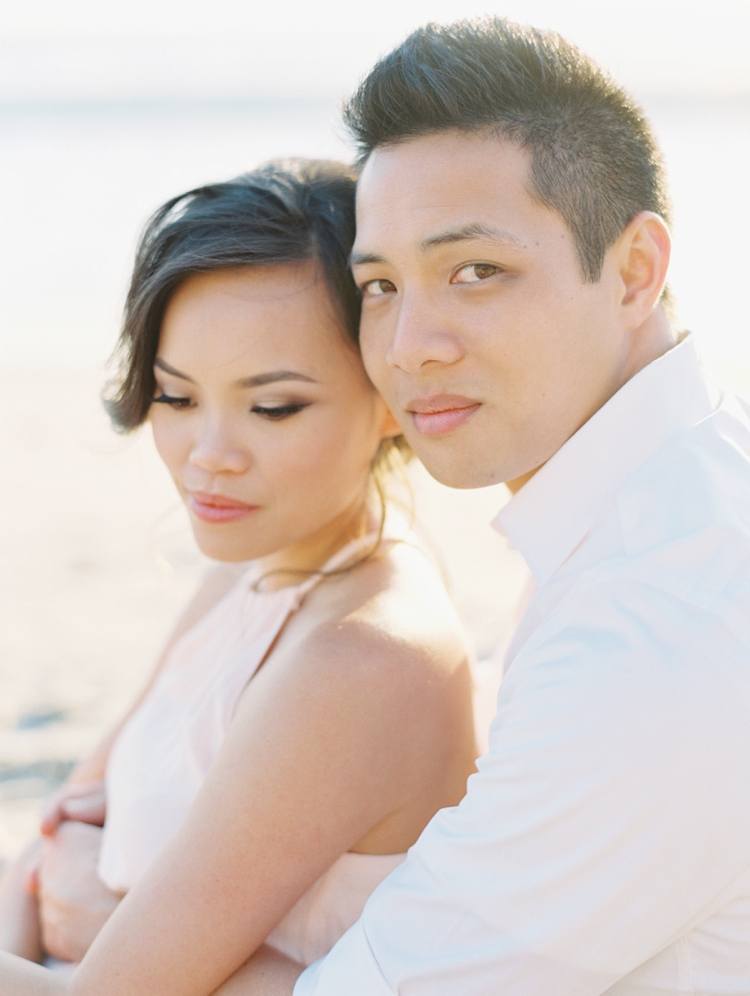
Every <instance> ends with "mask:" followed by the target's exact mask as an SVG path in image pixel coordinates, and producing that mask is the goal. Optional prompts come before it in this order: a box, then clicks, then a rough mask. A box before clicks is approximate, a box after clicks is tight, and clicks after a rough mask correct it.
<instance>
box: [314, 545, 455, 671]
mask: <svg viewBox="0 0 750 996" xmlns="http://www.w3.org/2000/svg"><path fill="white" fill-rule="evenodd" d="M313 594H314V598H313V599H311V602H310V606H309V608H310V621H311V622H312V623H316V624H315V625H314V626H313V627H312V628H311V629H310V631H309V639H310V640H311V641H314V643H316V644H320V643H326V644H328V643H330V642H331V641H332V642H333V643H340V645H341V648H342V651H344V650H345V651H346V653H347V656H348V655H350V654H351V653H352V652H353V651H355V650H356V649H357V648H358V647H360V646H361V648H362V649H365V648H367V649H368V650H369V651H370V652H371V653H372V655H373V658H372V659H374V660H379V659H380V657H381V654H380V653H378V651H385V656H386V657H387V658H388V660H389V661H390V662H391V664H392V666H399V665H403V662H404V658H410V659H412V660H413V663H414V664H415V665H422V666H423V667H425V668H427V670H434V669H435V668H442V669H446V668H447V669H448V670H451V669H453V668H455V667H456V666H457V665H458V664H459V663H460V662H462V661H463V660H464V659H465V658H466V656H467V648H466V639H465V635H464V632H463V629H462V627H461V623H460V621H459V619H458V616H457V614H456V611H455V609H454V607H453V604H452V602H451V600H450V598H449V596H448V593H447V591H446V589H445V585H444V583H443V581H442V579H441V577H440V575H439V574H438V572H437V570H436V568H435V567H434V565H433V564H432V562H431V561H430V560H429V559H428V557H426V556H425V554H424V553H423V552H422V550H420V549H419V548H417V547H415V546H413V545H412V544H410V543H406V542H399V543H393V544H391V545H390V546H389V547H388V548H387V549H386V550H385V551H384V552H383V553H382V554H381V555H380V556H377V557H373V558H371V559H370V560H369V561H367V562H365V563H363V564H360V565H359V566H358V567H357V568H356V569H355V570H353V571H351V572H349V573H347V574H344V575H342V576H341V577H340V578H332V579H330V580H329V581H327V582H326V583H325V584H323V585H320V586H319V587H318V588H317V589H316V591H315V592H314V593H313ZM394 658H395V659H396V664H395V665H393V660H394ZM381 666H387V663H386V662H383V663H382V664H381Z"/></svg>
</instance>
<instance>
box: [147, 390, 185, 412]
mask: <svg viewBox="0 0 750 996" xmlns="http://www.w3.org/2000/svg"><path fill="white" fill-rule="evenodd" d="M151 400H152V402H153V404H155V405H169V407H170V408H189V407H190V405H192V403H193V401H192V398H179V397H176V396H175V395H172V394H165V393H164V391H162V393H161V394H160V395H159V396H158V397H156V398H152V399H151Z"/></svg>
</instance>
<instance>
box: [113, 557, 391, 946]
mask: <svg viewBox="0 0 750 996" xmlns="http://www.w3.org/2000/svg"><path fill="white" fill-rule="evenodd" d="M366 542H368V538H366V539H365V540H364V541H357V542H356V543H354V544H349V545H348V546H347V547H345V548H344V549H342V550H340V551H339V553H338V554H337V555H336V556H335V557H334V558H332V559H331V560H330V561H329V562H328V564H326V566H325V568H324V570H334V569H335V568H336V567H337V566H339V565H341V564H345V563H347V562H348V561H349V560H350V559H351V558H352V556H353V555H354V554H356V553H357V550H358V548H360V547H362V546H363V544H364V543H366ZM259 577H260V571H259V568H258V567H257V565H255V564H252V565H250V566H249V567H248V569H247V570H246V571H245V572H244V573H243V574H242V575H241V576H240V578H239V580H238V581H237V582H236V584H235V585H234V587H233V588H232V589H231V590H230V591H229V593H228V594H227V595H225V596H224V598H222V599H221V601H220V602H218V604H217V605H215V606H214V607H213V608H212V609H211V610H210V611H209V612H208V613H206V615H205V616H203V617H202V618H201V619H200V620H199V621H198V622H197V623H196V624H195V625H194V626H193V627H192V628H191V629H190V630H189V631H188V632H186V633H185V634H184V635H183V636H182V637H181V638H180V639H179V640H178V641H177V642H176V643H175V645H174V646H173V647H172V649H171V651H170V653H169V655H168V657H167V659H166V661H165V663H164V665H163V667H162V669H161V671H160V673H159V676H158V678H157V680H156V682H155V684H154V686H153V688H152V689H151V691H150V692H149V693H148V695H147V697H146V699H145V700H144V702H143V703H142V704H141V705H140V707H139V708H138V709H137V711H136V712H135V713H134V714H133V716H132V717H131V718H130V720H129V721H128V723H127V724H126V725H125V727H124V728H123V730H122V732H121V733H120V735H119V736H118V738H117V741H116V742H115V745H114V747H113V749H112V752H111V755H110V759H109V764H108V766H107V775H106V785H107V822H106V826H105V827H104V835H103V841H102V850H101V855H100V860H99V876H100V878H101V880H102V881H103V882H104V883H105V884H106V885H107V886H108V887H109V888H110V889H113V890H115V891H123V892H125V891H127V890H128V889H130V888H132V886H133V885H134V884H135V883H136V882H137V881H138V879H139V878H140V877H141V875H143V874H144V873H145V872H146V871H147V870H148V868H149V866H150V865H151V863H152V862H153V861H154V859H155V858H157V857H158V856H159V854H160V853H161V851H162V850H163V848H164V847H165V846H166V845H167V844H168V843H169V841H170V840H171V839H172V837H173V836H174V834H175V832H176V831H177V829H178V827H179V826H180V824H181V823H182V821H183V819H184V818H185V816H186V814H187V812H188V809H189V808H190V806H191V804H192V802H193V800H194V799H195V797H196V795H197V793H198V791H199V789H200V787H201V785H202V783H203V779H204V778H205V777H206V774H207V773H208V770H209V768H210V767H211V765H212V763H213V761H214V758H215V757H216V755H217V754H218V752H219V750H220V748H221V745H222V743H223V741H224V737H225V736H226V734H227V730H228V729H229V725H230V723H231V721H232V716H233V715H234V711H235V708H236V706H237V702H238V700H239V697H240V695H241V694H242V692H243V690H244V689H245V687H246V686H247V684H248V682H249V681H250V679H251V678H252V677H253V675H254V674H255V672H256V670H257V669H258V667H259V666H260V664H261V663H262V662H263V660H264V658H265V657H266V654H267V653H268V651H269V649H270V648H271V646H272V645H273V643H274V641H275V639H276V637H277V636H278V634H279V633H280V631H281V629H282V628H283V626H284V624H285V623H286V621H287V620H288V619H289V617H290V616H291V615H292V613H294V612H295V611H296V610H297V609H298V608H299V606H300V604H301V603H302V600H303V599H304V598H305V596H306V595H307V594H308V592H309V591H310V590H311V588H312V587H313V586H314V585H315V584H317V583H319V581H320V575H313V576H310V577H309V578H307V579H306V580H304V581H303V582H302V583H301V584H299V585H296V586H294V587H288V588H281V589H280V590H278V591H272V592H262V591H260V592H259V591H256V590H255V582H256V581H258V579H259ZM404 857H405V855H404V854H383V855H371V854H355V853H353V852H350V853H347V854H344V855H342V856H341V857H340V858H339V859H338V860H337V861H336V862H335V863H334V864H333V865H332V866H331V867H330V868H329V869H328V871H327V872H326V873H325V874H324V875H323V876H322V877H321V878H320V879H319V880H318V881H317V882H316V883H315V885H313V887H312V888H311V889H310V890H309V891H308V892H307V893H306V894H305V895H304V896H303V897H302V898H301V899H300V900H299V902H298V903H297V904H296V906H294V908H293V909H292V910H291V911H290V912H289V913H288V914H287V915H286V917H284V919H283V920H282V921H281V923H280V924H279V925H278V926H277V927H276V929H275V930H274V931H273V933H272V934H271V935H270V936H269V938H268V943H269V944H271V945H273V946H274V947H275V948H277V949H278V950H279V951H282V952H283V953H284V954H286V955H288V956H290V957H291V958H294V959H295V960H297V961H299V962H302V963H303V964H305V965H308V964H310V963H311V962H313V961H315V960H316V959H317V958H319V957H321V956H322V955H324V954H325V953H326V952H327V951H328V950H330V948H331V947H332V946H333V944H334V943H335V942H336V941H337V940H338V938H339V937H340V936H341V935H342V934H343V933H344V931H346V930H347V929H348V928H349V927H350V926H351V925H352V924H353V923H354V922H355V921H356V920H357V919H358V917H359V915H360V913H361V912H362V908H363V906H364V904H365V902H366V900H367V898H368V896H369V895H370V893H371V892H372V891H373V889H375V887H376V886H377V885H378V884H379V883H380V882H381V881H382V880H383V879H384V878H385V877H386V875H388V874H389V873H390V872H391V871H393V869H394V868H396V867H397V865H399V864H400V863H401V862H402V861H403V860H404Z"/></svg>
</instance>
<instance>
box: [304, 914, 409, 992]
mask: <svg viewBox="0 0 750 996" xmlns="http://www.w3.org/2000/svg"><path fill="white" fill-rule="evenodd" d="M293 996H396V994H395V991H394V990H393V989H391V987H390V986H389V985H388V983H387V982H386V980H385V978H384V976H383V973H382V972H381V970H380V966H379V965H378V963H377V961H376V960H375V956H374V955H373V953H372V949H371V948H370V945H369V943H368V941H367V937H366V935H365V931H364V927H363V926H362V921H361V920H358V921H357V922H356V923H355V924H354V926H353V927H351V928H350V929H349V930H347V932H346V933H345V934H344V936H343V937H342V938H341V940H340V941H339V942H338V943H337V944H335V945H334V947H333V948H332V949H331V951H330V952H329V954H327V955H326V956H325V958H320V959H319V960H318V961H316V962H314V963H313V964H312V965H310V967H309V968H307V969H305V971H304V972H303V973H302V975H300V977H299V979H297V984H296V986H295V987H294V994H293Z"/></svg>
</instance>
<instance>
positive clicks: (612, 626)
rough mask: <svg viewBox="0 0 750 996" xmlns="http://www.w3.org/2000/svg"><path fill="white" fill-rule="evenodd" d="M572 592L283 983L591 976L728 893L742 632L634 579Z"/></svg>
mask: <svg viewBox="0 0 750 996" xmlns="http://www.w3.org/2000/svg"><path fill="white" fill-rule="evenodd" d="M576 599H577V607H576V610H575V612H574V613H568V614H567V616H564V617H561V615H560V614H558V617H557V618H556V619H555V620H548V622H547V623H544V624H543V625H542V626H540V627H539V629H538V630H537V631H536V633H535V634H534V635H533V636H532V637H531V639H530V640H529V641H528V642H527V644H526V645H525V646H524V647H523V649H522V650H521V652H520V653H519V655H518V656H517V657H516V659H515V661H514V662H513V664H512V666H511V668H510V670H509V672H508V674H507V676H506V678H505V679H504V682H503V686H502V688H501V691H500V696H499V702H498V712H497V715H496V717H495V720H494V722H493V725H492V729H491V733H490V750H489V752H488V754H487V755H485V756H484V757H483V758H481V759H480V761H479V763H478V769H479V770H478V773H477V774H476V775H473V776H472V777H471V778H470V780H469V785H468V791H467V795H466V797H465V798H464V800H463V801H462V802H461V804H460V805H459V806H458V807H456V808H453V809H446V810H441V811H440V812H439V813H438V814H437V815H436V816H435V818H434V819H433V820H432V821H431V823H430V824H429V825H428V827H427V828H426V830H425V831H424V833H423V834H422V836H421V837H420V839H419V841H418V842H417V843H416V844H415V845H414V847H413V848H412V849H411V851H410V852H409V856H408V858H407V860H406V861H405V862H404V864H403V865H401V866H400V867H399V868H398V869H396V871H395V872H393V873H392V874H391V875H390V876H389V877H388V878H387V879H386V880H385V882H383V883H382V884H381V886H379V888H378V889H377V890H376V891H375V892H374V893H373V895H372V896H371V897H370V900H369V901H368V903H367V905H366V907H365V910H364V913H363V915H362V918H361V919H360V921H359V922H358V923H357V924H355V926H354V927H352V929H351V930H350V931H349V932H348V933H347V934H346V935H344V937H343V938H342V939H341V941H340V942H339V943H338V944H337V945H336V946H335V947H334V948H333V950H332V951H331V953H330V954H329V955H328V956H327V957H326V958H324V959H322V960H321V961H320V962H317V963H316V964H315V965H314V966H312V967H311V968H309V969H308V970H307V971H306V972H304V973H303V974H302V976H301V977H300V980H299V982H298V984H297V988H296V989H295V996H395V994H399V996H456V994H457V993H460V994H461V996H549V994H550V993H551V992H554V993H555V994H556V996H600V994H602V993H604V992H606V990H607V989H609V988H610V987H611V986H613V985H614V984H615V983H616V982H617V981H618V980H620V979H622V978H623V977H625V976H626V975H628V974H629V973H630V972H632V971H634V970H635V969H636V968H637V967H638V966H640V965H642V964H643V963H644V962H647V961H648V960H649V959H650V958H652V957H654V956H655V955H656V954H657V953H658V952H660V951H661V950H662V949H664V948H665V947H667V946H668V945H670V944H672V943H673V942H674V941H676V940H677V939H678V938H679V937H681V936H682V935H683V934H684V933H686V932H687V931H688V930H690V929H692V927H693V926H695V925H696V924H698V923H700V922H701V921H702V920H703V919H704V918H705V917H706V915H707V912H710V910H711V909H712V908H716V904H717V903H720V902H723V901H724V899H726V897H727V896H729V895H730V894H731V891H732V888H733V883H734V882H736V881H737V880H738V877H739V876H740V875H741V874H742V873H743V872H744V869H745V868H746V865H747V846H746V841H747V839H748V835H750V793H748V792H747V790H746V785H747V782H748V779H750V738H749V737H747V735H746V730H747V728H748V718H749V716H748V712H749V708H748V707H749V705H750V687H748V679H747V677H745V678H744V679H742V681H744V684H738V675H742V674H745V675H746V673H747V668H746V665H745V664H744V663H743V660H744V656H745V653H746V651H745V650H744V649H743V647H742V645H741V644H740V643H739V642H737V643H735V642H734V640H733V638H732V636H731V633H730V632H729V630H728V627H726V626H722V625H721V624H720V623H717V622H715V621H714V620H713V619H712V618H711V617H710V616H709V615H707V614H706V613H705V612H702V611H699V610H697V609H696V610H688V609H687V608H686V606H685V605H684V604H681V603H680V602H679V600H676V599H674V598H671V597H668V596H666V595H664V594H663V593H661V592H659V591H658V590H656V589H652V588H649V587H648V586H646V585H633V584H625V583H624V582H621V581H620V582H617V581H615V582H609V583H607V584H599V585H597V586H595V587H594V588H592V589H590V590H588V591H587V592H585V594H582V593H581V592H580V591H578V592H577V593H576ZM712 904H713V905H712Z"/></svg>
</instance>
